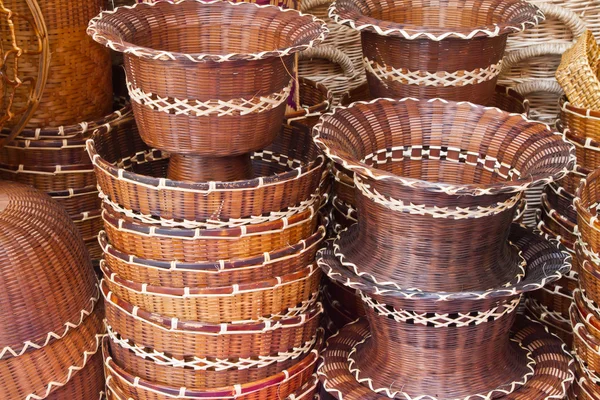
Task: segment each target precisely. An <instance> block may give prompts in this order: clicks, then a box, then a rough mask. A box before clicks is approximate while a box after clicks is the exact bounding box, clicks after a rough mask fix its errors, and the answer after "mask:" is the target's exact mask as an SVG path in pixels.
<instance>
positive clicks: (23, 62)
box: [4, 0, 112, 128]
mask: <svg viewBox="0 0 600 400" xmlns="http://www.w3.org/2000/svg"><path fill="white" fill-rule="evenodd" d="M38 3H39V6H40V8H41V11H42V14H43V18H44V22H45V24H46V27H47V35H48V36H47V37H48V41H49V45H50V53H51V56H50V69H49V73H48V79H47V82H46V86H45V90H44V94H43V96H42V98H41V100H40V104H39V106H38V108H37V111H36V112H35V113H34V114H33V117H32V118H31V119H30V120H29V123H28V125H27V126H29V127H34V128H38V127H40V128H41V127H51V126H59V125H68V124H73V123H76V122H77V121H89V120H94V119H96V118H99V117H101V116H103V115H106V114H108V113H109V112H110V110H111V107H112V84H111V76H112V75H111V61H110V54H109V51H108V50H107V49H104V48H102V46H100V45H98V44H97V43H94V41H93V40H91V39H90V38H89V37H87V36H86V27H87V24H88V21H89V20H90V19H91V18H92V17H94V15H96V14H97V13H98V10H101V9H103V8H105V4H104V2H103V1H102V0H89V1H77V2H72V1H69V0H44V1H39V2H38ZM4 5H5V6H6V7H8V8H9V9H11V10H13V12H15V13H20V14H22V15H26V14H28V11H29V10H28V9H27V4H26V2H24V1H21V0H4ZM14 29H15V32H16V37H17V39H19V42H27V41H31V40H32V38H33V34H32V32H31V28H30V26H29V23H28V21H26V20H16V21H15V24H14ZM18 67H19V69H20V70H21V71H23V72H26V73H27V75H26V76H21V78H22V79H23V80H24V79H25V78H27V77H30V76H34V75H37V71H38V70H39V56H38V55H36V54H35V53H33V54H25V55H23V56H21V57H20V58H19V61H18ZM28 94H29V93H28V90H24V91H19V92H17V96H15V99H14V104H15V106H17V107H22V106H23V105H25V104H26V103H27V101H28Z"/></svg>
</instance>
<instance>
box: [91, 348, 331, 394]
mask: <svg viewBox="0 0 600 400" xmlns="http://www.w3.org/2000/svg"><path fill="white" fill-rule="evenodd" d="M102 351H103V354H104V370H105V374H106V377H107V378H106V379H107V386H108V387H109V388H110V390H112V391H116V392H117V393H122V394H123V395H124V396H125V398H129V397H132V398H135V399H140V400H142V399H153V400H158V399H164V398H167V397H173V396H177V395H179V396H184V397H185V398H188V399H196V398H197V399H206V398H214V399H216V398H219V399H245V400H254V399H256V400H258V399H275V398H278V396H279V398H286V397H287V396H288V395H290V394H292V393H294V392H295V391H296V390H298V389H300V388H301V387H302V386H304V384H305V383H306V382H308V381H309V380H310V379H311V375H312V373H313V370H314V367H315V365H316V362H317V360H318V354H319V353H318V351H317V350H313V351H312V352H311V353H310V354H309V355H307V356H306V357H305V358H304V359H302V360H301V361H300V362H298V363H296V364H295V365H293V366H292V367H291V368H289V369H288V370H285V371H282V372H280V373H278V374H276V375H272V376H270V377H267V378H264V379H262V380H259V381H255V382H250V383H246V384H243V385H235V386H233V385H231V386H224V387H220V388H214V389H209V388H206V389H201V388H189V387H188V388H186V387H181V388H180V387H174V386H167V385H163V384H158V383H156V382H150V381H147V380H144V379H140V377H136V376H134V375H132V374H131V373H129V372H128V371H126V370H125V369H123V368H121V367H120V366H119V365H117V363H116V362H115V361H114V360H113V358H112V357H111V353H110V350H109V348H108V339H107V338H106V339H104V341H103V346H102Z"/></svg>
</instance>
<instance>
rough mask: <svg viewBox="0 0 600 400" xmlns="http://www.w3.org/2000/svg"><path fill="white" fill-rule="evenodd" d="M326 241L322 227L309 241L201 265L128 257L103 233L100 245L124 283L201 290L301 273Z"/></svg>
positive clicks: (100, 237)
mask: <svg viewBox="0 0 600 400" xmlns="http://www.w3.org/2000/svg"><path fill="white" fill-rule="evenodd" d="M324 238H325V228H324V227H323V226H319V228H318V229H317V231H316V232H315V233H314V234H312V235H311V236H310V237H308V238H307V239H306V240H304V239H303V240H301V241H299V242H298V243H296V244H293V245H288V246H285V247H283V248H280V249H276V250H274V251H272V252H269V253H266V254H261V255H259V256H255V257H248V258H242V259H234V260H222V261H216V262H211V261H209V262H198V263H184V262H172V261H171V262H168V261H156V260H147V259H141V258H138V257H135V256H132V255H129V254H125V253H123V252H120V251H119V250H117V249H116V248H114V247H113V246H111V245H110V244H109V243H108V239H107V237H106V234H105V233H104V232H101V233H100V235H99V243H100V247H101V248H102V250H103V252H104V262H106V264H107V266H108V267H109V268H110V270H112V271H113V272H115V273H116V274H117V275H119V276H120V277H121V278H123V279H126V280H137V281H141V282H146V283H148V284H149V285H154V286H170V287H178V288H180V287H186V286H189V287H198V288H201V287H214V286H226V285H232V284H234V283H236V284H242V283H248V282H253V281H261V280H265V279H268V278H270V277H273V276H282V275H286V274H288V273H290V272H294V271H298V270H299V269H301V268H302V267H304V266H306V265H309V264H310V263H311V262H313V260H314V257H315V253H316V251H317V249H318V248H319V247H320V245H321V243H322V241H323V240H324Z"/></svg>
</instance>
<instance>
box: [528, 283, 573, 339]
mask: <svg viewBox="0 0 600 400" xmlns="http://www.w3.org/2000/svg"><path fill="white" fill-rule="evenodd" d="M538 292H539V290H538ZM525 309H526V311H527V313H528V314H529V315H530V316H531V317H532V318H533V319H535V320H537V321H539V322H541V323H542V324H544V325H545V326H546V327H547V328H548V330H549V331H550V332H552V333H553V334H555V335H556V336H558V337H559V338H560V339H561V340H562V341H563V342H565V344H566V345H567V347H568V348H572V344H573V328H572V327H571V321H570V319H569V314H568V313H567V315H566V318H565V316H563V315H562V314H557V313H555V312H552V311H550V310H549V309H548V308H547V307H546V306H544V304H542V303H539V302H538V301H537V300H535V299H533V298H528V299H526V302H525Z"/></svg>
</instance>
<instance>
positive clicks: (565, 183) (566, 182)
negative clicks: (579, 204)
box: [557, 165, 592, 200]
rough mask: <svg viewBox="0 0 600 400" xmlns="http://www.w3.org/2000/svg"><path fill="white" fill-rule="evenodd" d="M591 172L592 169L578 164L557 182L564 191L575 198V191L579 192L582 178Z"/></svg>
mask: <svg viewBox="0 0 600 400" xmlns="http://www.w3.org/2000/svg"><path fill="white" fill-rule="evenodd" d="M591 172H592V171H591V170H589V169H587V168H583V167H580V166H579V165H577V166H576V167H575V168H574V169H573V170H572V171H571V172H569V173H568V174H567V176H565V177H564V178H563V179H561V180H560V181H558V182H557V184H558V185H559V186H560V188H562V189H563V190H564V192H563V193H569V194H571V196H572V197H573V200H574V198H575V193H577V189H578V188H579V185H580V184H581V181H582V179H584V178H586V177H587V176H588V175H589V174H590V173H591Z"/></svg>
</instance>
